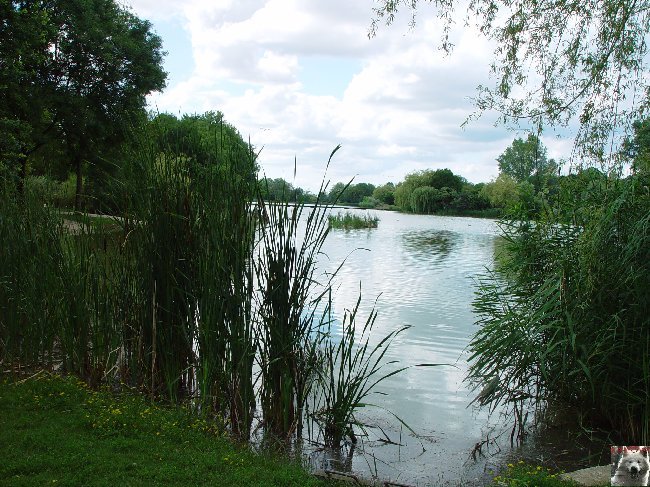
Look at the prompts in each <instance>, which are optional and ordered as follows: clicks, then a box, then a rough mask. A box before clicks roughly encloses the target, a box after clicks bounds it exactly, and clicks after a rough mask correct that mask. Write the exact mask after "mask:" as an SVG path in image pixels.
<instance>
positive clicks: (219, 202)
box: [0, 127, 393, 445]
mask: <svg viewBox="0 0 650 487" xmlns="http://www.w3.org/2000/svg"><path fill="white" fill-rule="evenodd" d="M154 128H155V127H154ZM214 137H215V138H216V143H215V144H214V146H215V147H216V148H217V149H216V150H214V151H213V152H207V151H203V152H202V153H201V154H202V155H201V157H197V156H189V155H188V152H187V150H186V149H185V148H184V147H183V143H182V142H183V141H179V143H178V145H174V144H173V143H171V142H169V141H170V140H171V141H173V137H171V138H170V137H156V136H155V134H145V135H144V136H143V137H142V139H141V141H140V142H139V144H137V145H136V150H134V152H133V153H132V154H131V156H130V158H129V160H127V161H124V163H123V165H122V167H121V169H120V171H119V173H118V176H117V177H116V178H115V179H114V181H112V187H111V194H112V196H113V198H114V200H115V201H114V203H113V204H112V205H111V206H112V207H115V208H121V209H122V210H121V212H120V214H119V215H118V217H116V218H114V220H113V222H112V223H111V224H110V225H95V224H92V223H91V220H90V219H89V218H88V217H82V218H77V219H78V220H79V228H78V230H76V231H75V232H71V231H70V230H69V229H68V228H66V226H65V225H64V223H63V219H62V217H61V215H60V214H59V213H57V212H56V211H53V210H52V209H50V208H48V207H44V206H43V204H42V202H40V201H39V200H38V198H33V197H31V196H30V195H29V194H27V195H26V196H25V199H24V200H21V199H20V198H17V197H16V196H15V195H16V193H15V192H13V191H12V189H11V188H9V187H5V189H4V190H3V192H2V195H0V198H2V201H1V202H0V203H1V204H2V206H1V208H2V210H1V213H0V237H1V238H2V240H3V242H6V244H5V245H3V246H2V248H0V361H2V363H4V364H8V365H10V366H11V367H14V368H15V367H22V366H24V365H29V366H41V367H46V368H50V369H56V370H62V371H66V372H73V373H75V374H76V375H78V376H79V377H81V378H83V379H84V381H86V382H87V383H89V384H91V385H93V386H96V385H99V384H110V385H112V386H113V387H114V388H121V387H124V386H126V387H129V388H134V389H136V390H139V391H142V392H144V393H145V394H147V395H149V396H151V397H152V398H155V399H158V400H162V401H167V402H170V403H176V404H179V403H183V404H186V405H188V406H189V407H190V408H192V409H193V410H194V411H195V413H196V414H198V415H200V416H202V417H204V418H206V419H216V420H217V422H218V423H223V424H225V425H226V426H227V428H228V430H229V431H230V433H231V434H233V435H234V436H236V437H237V438H239V439H241V440H244V441H246V440H248V439H249V438H250V437H251V432H252V425H253V422H254V419H255V418H256V417H257V418H260V419H261V422H262V423H261V424H262V426H263V431H264V435H265V438H267V439H269V440H270V442H271V443H272V444H282V445H287V444H288V443H289V442H290V441H291V440H295V439H298V440H299V439H300V438H302V433H303V424H304V421H305V420H306V419H308V418H310V417H311V416H310V414H309V411H308V410H307V408H308V398H310V397H315V396H318V397H321V396H322V393H321V391H320V388H322V387H325V386H326V383H325V382H324V381H323V380H322V379H323V377H325V376H327V374H325V373H324V372H323V370H324V369H323V367H324V366H325V365H324V364H327V366H328V367H331V366H333V365H332V364H334V363H338V364H339V366H340V367H345V366H349V367H352V369H350V371H349V374H348V375H346V376H342V377H339V379H337V380H339V382H341V384H342V385H343V386H344V387H350V388H357V387H358V384H356V383H355V382H354V381H355V380H357V378H363V376H364V374H366V375H367V377H366V378H365V382H363V383H362V386H361V389H360V390H361V392H362V394H361V395H359V392H358V391H357V390H356V389H355V390H351V391H350V392H349V397H350V398H351V399H350V400H348V403H347V404H346V412H345V413H343V416H344V417H346V418H350V414H351V413H353V411H354V410H355V409H356V408H358V407H362V406H363V404H362V403H361V399H363V397H365V395H367V393H368V392H369V391H370V389H371V388H372V386H373V385H374V382H373V381H374V378H375V376H376V374H377V373H378V369H377V366H378V364H379V362H380V360H381V359H382V358H383V354H384V353H385V350H383V351H382V352H381V353H379V352H375V351H374V350H373V351H371V353H369V355H367V352H368V344H367V342H366V343H365V345H364V344H363V343H362V344H357V343H356V342H355V341H354V340H353V336H352V335H350V333H352V332H351V331H350V330H351V327H354V325H353V324H352V323H353V322H354V317H352V321H349V322H346V323H347V327H348V328H347V329H348V332H347V333H348V334H347V335H346V337H347V338H344V339H343V341H342V342H341V343H343V344H344V345H337V346H335V345H334V343H335V342H334V341H332V340H337V339H336V338H335V337H332V336H331V334H329V333H328V330H329V328H328V327H329V322H328V321H327V319H326V317H325V316H324V315H323V314H322V313H318V312H317V310H319V309H322V308H323V306H326V304H325V303H324V300H325V297H326V296H329V293H330V291H331V281H330V280H331V278H332V277H333V276H334V275H336V272H334V273H333V274H329V275H325V274H324V273H320V272H319V271H318V268H317V260H318V257H319V254H320V252H321V248H322V245H323V243H324V241H325V239H326V237H327V234H328V231H329V223H328V218H327V215H328V214H329V212H330V210H331V207H330V206H328V205H326V204H323V203H322V202H321V201H317V202H316V204H315V205H314V206H311V207H309V208H307V207H305V206H304V205H302V204H291V205H290V204H287V203H277V204H276V203H268V202H265V201H263V199H262V198H261V196H260V193H259V192H258V188H259V187H260V185H259V183H258V182H257V180H256V178H255V159H256V154H255V153H254V152H253V150H252V149H251V148H250V147H248V148H243V147H242V146H237V145H232V144H230V145H229V144H225V143H223V141H220V140H219V137H220V135H219V131H218V130H217V131H216V132H215V134H214ZM160 140H165V141H166V142H165V143H164V144H161V142H160ZM337 149H338V148H337ZM337 149H335V150H334V151H333V152H332V154H331V155H330V160H331V159H332V157H333V156H334V154H335V152H336V150H337ZM326 186H327V184H326V183H325V182H323V185H322V188H321V191H320V194H325V193H326ZM373 320H374V318H373ZM370 328H371V325H370V326H369V324H368V323H366V328H364V333H366V332H365V330H366V329H367V330H368V331H369V330H370ZM392 336H393V335H392V334H391V335H390V336H389V337H388V341H384V342H382V344H384V345H387V344H388V342H389V341H390V338H391V337H392ZM342 346H343V347H344V348H341V347H342ZM357 346H360V347H361V348H360V350H363V352H355V350H357V348H356V347H357ZM355 353H361V355H360V356H359V360H361V362H358V363H357V362H356V361H355V363H350V364H348V365H346V363H347V362H345V360H343V359H344V358H345V357H350V356H352V355H353V354H355ZM331 354H334V356H331ZM371 358H372V359H373V360H374V362H373V364H374V365H372V366H368V365H365V366H361V364H362V363H365V362H363V360H366V361H367V360H370V359H371ZM368 363H370V362H368ZM355 367H356V368H355ZM330 375H331V374H330ZM341 384H339V387H341ZM324 397H330V399H329V401H330V402H329V403H327V404H328V406H327V408H328V410H330V411H331V412H332V414H333V413H334V410H335V409H336V408H337V407H338V404H339V403H338V402H336V401H335V400H334V398H333V397H331V395H330V396H327V395H326V396H324ZM346 421H347V420H346ZM330 423H331V421H330ZM337 425H338V423H337ZM336 427H338V426H336ZM328 441H329V440H328Z"/></svg>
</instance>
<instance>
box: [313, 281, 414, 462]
mask: <svg viewBox="0 0 650 487" xmlns="http://www.w3.org/2000/svg"><path fill="white" fill-rule="evenodd" d="M360 305H361V293H359V297H358V299H357V301H356V304H355V306H354V307H353V308H352V309H351V310H345V312H344V316H343V322H342V323H340V327H341V329H340V333H339V332H335V331H334V330H332V325H335V321H334V320H333V319H332V318H331V311H332V308H331V298H330V301H329V304H328V307H327V314H328V315H329V316H330V317H329V320H328V325H329V326H328V330H327V334H326V335H325V336H324V339H323V340H322V343H321V346H320V356H321V367H319V369H318V395H317V396H315V397H314V399H315V406H314V412H313V414H312V418H313V419H314V421H315V422H316V423H317V424H318V425H319V427H320V430H321V431H322V433H323V438H324V443H325V446H326V447H327V448H330V449H333V450H340V448H341V446H342V445H341V443H342V441H343V439H344V438H345V437H346V436H347V437H349V438H350V439H351V441H352V443H353V444H356V442H357V438H356V434H355V433H354V427H355V426H356V427H360V428H362V429H363V428H364V427H365V425H364V424H363V423H362V422H360V421H359V420H358V419H357V417H356V415H355V413H356V412H357V411H358V410H359V409H362V408H364V407H367V406H371V405H372V404H370V403H368V402H366V400H367V398H368V396H369V395H370V394H371V393H373V392H376V391H375V388H376V386H378V385H379V384H380V383H381V382H383V381H384V380H386V379H388V378H389V377H392V376H394V375H396V374H399V373H401V372H402V371H404V370H406V367H401V368H396V369H393V370H388V371H387V370H386V367H388V368H389V369H390V366H391V365H394V364H396V363H397V361H395V360H391V361H388V362H385V361H384V356H385V355H386V352H387V351H388V349H389V348H390V344H391V342H392V341H393V340H394V339H395V337H397V336H398V335H399V334H400V333H402V332H404V331H405V330H407V329H408V328H409V327H408V326H403V327H401V328H397V329H396V330H394V331H392V332H390V333H389V334H388V335H386V336H385V337H383V338H382V339H381V340H379V341H377V343H376V344H374V345H371V343H370V340H371V336H370V335H371V333H372V330H373V326H374V324H375V320H376V318H377V312H376V311H375V309H374V308H373V310H372V311H371V312H370V314H369V315H368V317H367V318H366V320H365V322H364V323H363V325H362V326H358V322H357V315H358V312H359V307H360Z"/></svg>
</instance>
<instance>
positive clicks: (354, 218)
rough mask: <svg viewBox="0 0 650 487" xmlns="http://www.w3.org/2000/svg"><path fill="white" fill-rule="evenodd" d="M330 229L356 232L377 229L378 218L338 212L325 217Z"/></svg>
mask: <svg viewBox="0 0 650 487" xmlns="http://www.w3.org/2000/svg"><path fill="white" fill-rule="evenodd" d="M327 219H328V222H329V226H330V228H337V229H344V230H352V229H354V230H356V229H361V228H377V225H378V224H379V217H376V216H370V215H368V214H365V215H363V216H359V215H357V214H356V213H352V212H349V211H346V212H345V213H342V212H338V213H337V214H336V215H328V217H327Z"/></svg>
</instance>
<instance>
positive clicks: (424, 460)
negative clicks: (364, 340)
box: [319, 210, 500, 485]
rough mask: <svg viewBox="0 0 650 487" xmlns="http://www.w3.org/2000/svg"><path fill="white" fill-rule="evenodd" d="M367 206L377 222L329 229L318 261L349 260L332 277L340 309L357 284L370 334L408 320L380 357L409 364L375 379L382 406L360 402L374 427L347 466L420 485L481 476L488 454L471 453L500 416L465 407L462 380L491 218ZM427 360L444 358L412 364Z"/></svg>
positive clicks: (490, 244) (492, 231)
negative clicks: (480, 457)
mask: <svg viewBox="0 0 650 487" xmlns="http://www.w3.org/2000/svg"><path fill="white" fill-rule="evenodd" d="M334 211H337V210H334ZM353 211H361V210H353ZM364 213H365V212H364ZM369 213H371V214H376V215H377V216H378V217H379V218H380V222H379V227H378V228H376V229H370V230H352V231H344V230H332V231H331V232H330V235H329V236H328V239H327V241H326V243H325V245H324V248H323V252H324V254H325V255H324V256H323V257H322V258H321V261H320V263H319V269H321V270H325V269H328V270H332V269H334V268H335V267H336V266H338V265H339V264H340V263H341V262H342V261H343V260H346V262H345V265H344V266H343V268H342V269H341V271H340V272H339V274H338V276H337V278H336V280H335V282H336V283H337V287H336V288H335V289H336V292H335V295H334V297H333V301H334V309H335V313H336V315H337V316H338V317H342V316H343V312H344V310H345V309H346V308H348V309H349V308H351V307H353V306H354V304H355V302H356V300H357V298H358V295H359V290H360V286H361V294H362V299H363V303H364V304H363V313H361V318H362V319H361V320H359V321H361V322H363V321H364V320H365V317H366V316H367V315H368V313H369V311H370V309H372V306H373V304H374V303H375V299H377V303H376V309H377V310H378V317H377V320H376V323H375V327H374V330H373V338H374V339H375V340H379V339H381V338H382V337H384V336H385V335H386V334H388V333H389V332H391V331H392V330H395V329H396V328H398V327H400V326H402V325H409V326H410V328H409V329H408V330H407V331H405V332H404V333H402V334H401V335H399V336H398V337H397V338H396V340H395V341H394V342H393V345H392V346H391V348H390V351H389V353H388V354H387V355H386V359H387V360H399V362H400V366H412V367H411V368H410V369H408V370H407V371H405V372H403V373H402V374H400V375H398V376H395V377H393V378H390V379H389V380H388V381H386V382H384V383H382V384H381V385H380V386H379V387H378V390H379V391H381V392H382V393H385V395H380V394H376V395H373V396H372V397H371V398H370V399H369V400H368V402H372V403H373V404H376V405H377V406H379V407H377V408H366V409H365V410H364V411H363V413H362V414H360V416H361V417H362V418H363V419H364V421H366V422H368V423H369V424H371V425H373V426H375V428H373V429H371V430H370V431H369V436H368V437H366V438H364V439H363V444H362V445H360V446H361V448H359V449H358V450H363V452H361V453H360V452H359V451H357V452H355V455H354V456H353V462H352V470H353V471H355V472H362V473H364V474H378V475H379V477H381V478H390V479H392V480H398V481H401V482H407V483H411V484H418V485H439V484H452V485H456V484H458V483H459V482H460V481H461V480H462V481H464V482H467V481H472V480H473V479H475V478H479V477H483V470H484V469H486V465H485V462H478V463H477V462H474V461H472V459H471V455H470V453H471V451H472V448H473V447H474V445H475V444H476V443H477V442H478V441H481V440H482V439H484V438H485V437H486V435H487V434H488V433H489V432H490V431H491V430H492V428H494V427H495V426H497V427H498V426H499V424H500V423H498V420H499V418H498V417H496V419H491V418H488V416H487V413H486V412H484V411H476V410H475V409H473V408H472V407H468V405H469V403H470V402H471V400H472V398H473V397H474V395H472V393H471V391H470V390H469V388H468V385H467V384H466V383H464V382H463V379H464V377H465V376H466V373H467V368H468V364H467V358H468V353H467V351H466V347H467V345H468V344H469V341H470V339H471V336H472V334H473V333H474V332H475V330H476V325H475V324H474V323H475V321H476V316H475V315H474V314H473V312H472V307H471V302H472V300H473V298H474V282H475V281H474V279H475V278H476V276H477V275H478V274H480V273H481V272H483V271H484V270H485V268H486V266H489V265H490V264H491V262H492V259H493V256H494V245H495V239H496V235H497V226H496V224H495V222H494V221H492V220H483V219H474V218H455V217H438V216H419V215H408V214H402V213H393V212H372V211H371V212H369ZM423 363H444V364H449V365H445V366H440V367H417V365H418V364H423ZM386 410H388V411H391V412H392V413H394V414H395V415H397V416H399V417H400V418H401V419H402V420H404V422H406V423H407V424H408V425H409V426H410V427H411V428H413V430H414V431H415V432H416V433H417V435H418V436H417V437H416V436H414V435H413V434H412V433H410V432H409V431H408V430H407V429H406V428H404V427H400V422H399V421H397V420H396V419H395V418H394V417H393V416H392V415H391V414H389V413H388V412H386ZM497 416H498V415H497ZM382 440H390V441H391V442H394V443H398V444H400V445H401V446H397V445H392V444H387V443H386V442H384V441H382ZM483 480H484V479H483Z"/></svg>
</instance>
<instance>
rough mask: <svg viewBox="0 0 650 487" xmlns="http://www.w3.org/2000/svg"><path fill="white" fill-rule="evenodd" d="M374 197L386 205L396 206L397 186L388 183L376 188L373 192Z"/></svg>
mask: <svg viewBox="0 0 650 487" xmlns="http://www.w3.org/2000/svg"><path fill="white" fill-rule="evenodd" d="M372 197H373V198H375V199H376V200H379V201H381V202H382V203H384V204H385V205H394V204H395V185H394V184H393V183H386V184H384V185H383V186H379V187H378V188H375V190H374V191H373V192H372Z"/></svg>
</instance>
